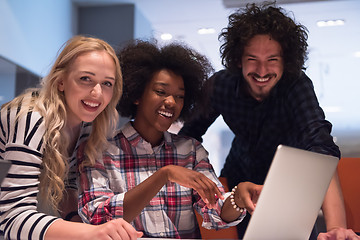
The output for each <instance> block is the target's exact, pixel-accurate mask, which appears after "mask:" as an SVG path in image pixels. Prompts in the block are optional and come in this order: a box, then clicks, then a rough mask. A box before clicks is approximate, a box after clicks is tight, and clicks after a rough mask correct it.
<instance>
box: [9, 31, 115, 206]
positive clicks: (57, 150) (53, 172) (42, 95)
mask: <svg viewBox="0 0 360 240" xmlns="http://www.w3.org/2000/svg"><path fill="white" fill-rule="evenodd" d="M91 51H106V52H107V53H108V54H109V55H110V56H111V57H112V58H113V60H114V63H115V67H116V73H115V85H114V92H113V97H112V99H111V100H110V103H109V104H108V106H107V107H106V108H105V109H104V111H102V112H101V113H100V114H99V115H98V116H97V117H96V119H95V120H94V121H93V123H92V131H91V134H90V136H89V138H88V140H87V144H86V145H85V148H84V153H85V155H86V159H85V160H84V161H83V163H82V165H93V164H94V163H95V159H96V158H97V157H99V156H101V152H102V150H104V148H105V146H106V144H107V138H108V137H109V136H110V134H111V133H113V132H114V129H115V128H116V124H117V120H118V114H117V111H116V108H115V107H116V105H117V103H118V101H119V100H120V97H121V94H122V75H121V70H120V64H119V61H118V58H117V56H116V53H115V51H114V49H113V48H112V47H111V46H110V45H109V44H108V43H106V42H105V41H103V40H100V39H97V38H92V37H85V36H75V37H73V38H71V39H70V40H69V41H68V42H67V43H66V44H65V46H64V48H63V50H62V51H61V52H60V54H59V55H58V57H57V59H56V61H55V63H54V64H53V66H52V68H51V70H50V72H49V74H48V75H47V76H46V77H45V78H43V80H42V82H41V84H42V87H41V88H40V89H29V90H28V91H26V92H25V93H24V94H22V95H21V96H19V97H17V98H15V99H14V100H13V101H11V102H10V103H8V104H7V105H10V106H17V105H18V104H19V103H20V102H21V105H22V110H21V111H20V112H19V114H18V116H19V115H21V114H23V113H24V112H25V111H27V110H28V109H32V108H33V109H34V110H35V111H39V112H40V114H41V115H42V116H43V117H44V122H45V129H46V132H45V134H44V137H43V146H44V152H43V160H42V167H43V169H42V173H41V176H40V197H41V199H42V200H45V201H49V203H50V206H52V208H53V209H54V210H57V209H58V204H59V202H60V201H61V199H62V198H63V191H64V189H65V186H64V180H65V179H66V177H67V173H68V164H67V161H68V157H69V156H68V154H67V149H68V145H69V141H64V137H65V140H69V136H67V135H66V134H65V135H64V132H63V131H62V130H63V129H64V126H65V124H66V117H67V113H66V101H65V97H64V93H63V92H61V91H59V90H58V84H59V81H60V80H61V79H62V78H64V77H66V74H67V72H68V71H69V67H70V65H71V64H72V63H73V61H74V60H75V59H76V58H77V57H78V56H79V55H81V54H83V53H87V52H91ZM34 90H35V91H36V93H38V94H35V95H36V96H34V94H33V93H34ZM31 92H32V93H31ZM31 94H32V95H33V96H31ZM23 106H28V107H27V108H26V107H25V108H23Z"/></svg>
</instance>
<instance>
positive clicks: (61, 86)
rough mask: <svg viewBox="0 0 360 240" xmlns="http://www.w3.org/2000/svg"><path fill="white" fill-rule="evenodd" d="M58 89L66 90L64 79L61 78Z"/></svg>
mask: <svg viewBox="0 0 360 240" xmlns="http://www.w3.org/2000/svg"><path fill="white" fill-rule="evenodd" d="M58 90H59V91H60V92H63V91H64V81H63V80H60V81H59V82H58Z"/></svg>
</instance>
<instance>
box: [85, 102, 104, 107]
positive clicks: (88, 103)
mask: <svg viewBox="0 0 360 240" xmlns="http://www.w3.org/2000/svg"><path fill="white" fill-rule="evenodd" d="M83 102H84V103H85V104H86V105H88V106H90V107H98V106H99V105H100V104H99V103H92V102H85V101H83Z"/></svg>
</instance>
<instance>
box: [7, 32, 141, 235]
mask: <svg viewBox="0 0 360 240" xmlns="http://www.w3.org/2000/svg"><path fill="white" fill-rule="evenodd" d="M121 94H122V76H121V70H120V65H119V61H118V58H117V56H116V53H115V52H114V50H113V49H112V47H111V46H110V45H109V44H107V43H106V42H104V41H102V40H100V39H97V38H91V37H84V36H75V37H73V38H72V39H70V40H69V41H68V42H67V43H66V45H65V46H64V48H63V50H62V51H61V53H60V54H59V56H58V57H57V59H56V61H55V63H54V65H53V66H52V68H51V70H50V72H49V74H48V75H47V76H46V77H45V78H43V80H42V87H41V88H38V89H29V90H27V91H25V93H24V94H22V95H20V96H18V97H16V98H15V99H14V100H12V101H10V102H9V103H6V104H4V105H3V106H2V107H1V116H0V117H1V118H0V150H1V151H0V161H10V162H11V163H12V166H11V168H10V169H9V172H8V175H7V177H6V178H5V180H4V181H3V183H2V185H1V193H0V210H1V215H0V229H1V232H2V233H3V234H4V237H5V239H54V238H56V239H98V238H103V237H107V236H114V237H115V236H118V237H122V238H123V239H135V238H136V237H138V236H140V235H137V234H136V231H135V229H133V228H132V227H131V225H129V224H128V223H126V222H125V221H123V220H118V221H113V222H111V223H107V224H105V225H102V226H98V227H94V226H90V225H88V224H84V223H75V222H70V221H65V220H73V221H74V220H76V216H75V215H77V214H76V213H77V204H76V203H77V201H76V200H77V197H78V193H77V184H76V182H77V174H78V173H77V172H78V171H77V162H76V150H77V148H78V146H79V144H81V143H82V142H83V141H85V140H87V143H88V144H87V145H86V146H85V155H86V156H87V157H86V161H84V163H83V164H90V165H91V164H93V163H94V162H95V159H96V158H97V156H98V155H99V153H101V149H104V148H105V146H106V145H107V138H108V137H109V136H110V133H111V132H113V129H114V127H115V126H116V121H117V116H118V114H117V111H116V104H117V102H118V100H119V99H120V96H121ZM38 201H39V203H38ZM42 206H45V207H44V209H48V212H49V214H45V213H43V212H45V211H42V210H41V207H42ZM57 213H59V214H60V216H61V217H63V218H64V219H65V220H63V219H61V218H59V217H57V216H56V215H58V214H57ZM77 218H78V216H77Z"/></svg>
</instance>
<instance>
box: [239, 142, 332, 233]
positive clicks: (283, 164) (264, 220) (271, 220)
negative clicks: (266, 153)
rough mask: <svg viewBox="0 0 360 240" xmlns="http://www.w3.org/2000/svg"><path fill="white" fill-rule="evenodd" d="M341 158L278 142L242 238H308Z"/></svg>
mask: <svg viewBox="0 0 360 240" xmlns="http://www.w3.org/2000/svg"><path fill="white" fill-rule="evenodd" d="M338 161H339V160H338V158H336V157H333V156H328V155H323V154H319V153H315V152H310V151H305V150H300V149H297V148H292V147H288V146H284V145H279V146H278V148H277V150H276V153H275V155H274V159H273V162H272V164H271V166H270V169H269V172H268V174H267V176H266V179H265V183H264V186H263V189H262V191H261V194H260V196H259V199H258V202H257V205H256V208H255V211H254V213H253V215H252V216H251V218H250V222H249V225H248V227H247V229H246V231H245V235H244V238H243V240H261V239H266V240H271V239H276V240H285V239H286V240H292V239H299V240H306V239H309V237H310V234H311V231H312V229H313V227H314V224H315V221H316V218H317V216H318V214H319V211H320V208H321V205H322V202H323V200H324V197H325V194H326V192H327V189H328V187H329V184H330V181H331V178H332V176H333V174H334V172H335V170H336V166H337V163H338ZM240 224H241V223H240Z"/></svg>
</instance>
